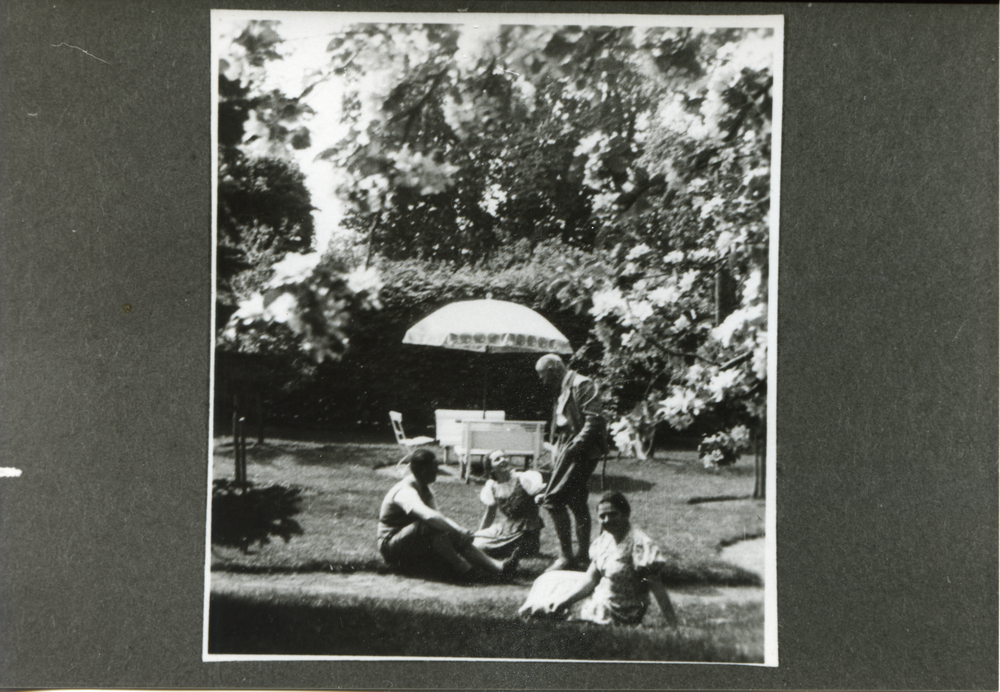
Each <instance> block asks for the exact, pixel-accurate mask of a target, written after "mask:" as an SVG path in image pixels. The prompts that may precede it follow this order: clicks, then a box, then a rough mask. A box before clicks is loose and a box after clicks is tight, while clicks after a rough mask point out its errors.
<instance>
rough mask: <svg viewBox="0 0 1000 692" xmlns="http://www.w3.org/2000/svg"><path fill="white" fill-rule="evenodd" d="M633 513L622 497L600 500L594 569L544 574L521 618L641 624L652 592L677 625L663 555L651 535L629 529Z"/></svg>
mask: <svg viewBox="0 0 1000 692" xmlns="http://www.w3.org/2000/svg"><path fill="white" fill-rule="evenodd" d="M631 511H632V510H631V507H630V506H629V503H628V500H627V499H626V498H625V496H624V495H622V494H621V493H619V492H608V493H605V494H604V495H602V496H601V499H600V501H599V502H598V504H597V519H598V521H599V522H600V526H601V533H600V535H599V536H598V537H597V539H596V540H595V541H594V542H593V543H591V545H590V560H591V562H590V568H589V569H588V570H587V572H586V573H582V572H570V571H563V570H556V571H552V572H546V573H545V574H542V576H540V577H539V578H538V579H536V580H535V583H534V584H533V585H532V587H531V592H530V593H529V594H528V599H527V600H526V601H525V603H524V605H523V606H521V609H520V610H519V611H518V613H519V614H520V615H522V616H534V617H551V618H563V619H565V618H568V619H571V620H588V621H590V622H596V623H599V624H602V625H608V624H615V625H638V624H639V623H640V622H642V618H643V616H644V615H645V614H646V608H647V607H648V605H649V594H650V593H652V595H653V597H654V598H655V599H656V602H657V603H658V604H659V606H660V610H661V611H662V612H663V617H664V618H665V619H666V621H667V624H668V625H670V626H671V627H674V626H676V625H677V616H676V614H675V613H674V608H673V605H672V604H671V603H670V596H669V595H667V590H666V588H665V587H664V586H663V582H662V581H661V580H660V573H661V572H662V571H663V568H664V567H665V560H664V558H663V554H662V553H661V552H660V549H659V548H658V547H657V546H656V544H655V543H653V540H652V539H651V538H650V537H649V536H647V535H646V534H645V533H644V532H643V531H641V530H640V529H638V528H636V527H634V526H632V525H631V523H630V520H629V517H630V515H631Z"/></svg>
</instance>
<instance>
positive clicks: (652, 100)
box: [220, 23, 779, 465]
mask: <svg viewBox="0 0 1000 692" xmlns="http://www.w3.org/2000/svg"><path fill="white" fill-rule="evenodd" d="M247 31H248V32H249V33H248V34H247V35H246V36H242V37H241V39H240V40H239V41H237V43H238V44H239V45H240V46H242V48H243V55H244V63H243V68H242V69H243V73H244V74H249V75H252V74H253V73H254V70H257V69H261V68H262V66H265V65H266V64H267V61H269V60H275V59H277V58H280V52H279V49H278V47H279V45H280V38H279V37H278V35H277V33H276V30H275V28H274V27H273V26H271V25H268V24H266V23H258V24H256V25H251V26H248V29H247ZM778 49H779V46H777V45H776V44H775V41H774V35H773V31H772V30H770V29H736V28H733V29H726V28H722V29H719V28H714V29H708V28H692V27H666V26H642V27H639V26H625V27H622V26H544V25H501V26H482V27H478V28H474V27H471V26H468V25H431V24H358V25H353V26H346V27H340V28H337V29H336V30H335V31H334V32H333V33H332V35H331V36H330V40H329V44H328V46H327V52H328V62H327V63H325V64H323V65H319V66H314V71H315V73H316V75H317V79H335V80H338V83H339V84H340V85H341V86H342V90H341V94H342V103H341V104H339V112H340V114H341V116H340V117H341V124H342V132H343V133H344V136H343V137H342V138H341V139H340V140H339V141H338V142H336V143H335V144H334V145H333V146H330V147H328V148H326V149H325V150H324V151H322V152H320V153H319V154H318V158H319V159H321V160H326V161H328V162H329V163H330V165H331V166H332V167H333V169H334V171H335V172H336V174H337V176H338V183H337V185H336V189H335V190H334V192H335V193H336V194H337V195H338V197H339V198H340V199H341V201H342V202H343V205H344V208H345V214H344V218H343V222H342V225H343V228H342V231H344V232H353V234H354V237H355V238H357V239H359V241H360V242H361V244H362V246H363V248H364V250H363V253H362V254H363V255H364V257H365V261H364V262H363V264H362V265H361V266H360V267H356V268H355V271H367V272H372V271H373V269H374V268H376V267H378V266H379V263H380V261H389V260H391V261H403V260H407V259H417V260H421V261H430V262H439V263H441V264H442V266H452V267H461V266H470V267H476V266H486V263H493V264H494V265H495V263H496V262H497V261H502V262H508V263H511V264H518V263H528V262H530V261H533V260H532V257H534V256H535V255H537V254H538V253H544V254H545V255H546V260H545V262H544V263H543V266H545V267H546V268H547V269H546V271H548V272H549V275H548V276H547V277H545V279H546V281H545V283H546V288H545V294H546V295H547V296H548V299H549V300H550V301H553V302H554V303H557V304H558V305H560V306H562V307H564V308H571V309H573V310H575V311H576V313H577V314H578V315H579V316H580V319H581V320H582V321H584V322H586V323H588V324H589V329H590V337H589V339H588V340H587V341H586V343H583V344H580V347H579V349H578V351H577V353H576V354H575V356H574V362H575V365H577V366H578V367H583V368H584V369H588V370H590V371H592V372H594V373H595V374H598V375H599V376H600V377H601V379H602V380H603V381H604V382H605V383H606V384H607V386H608V388H609V392H610V397H609V400H610V404H611V407H612V409H613V410H614V412H615V413H616V414H618V416H619V419H618V421H617V423H616V424H615V426H614V430H615V431H616V433H617V434H618V437H619V439H618V441H619V443H620V444H622V445H625V444H627V443H628V440H629V439H630V436H632V437H634V434H635V431H636V430H640V429H641V430H647V431H648V430H653V429H655V428H656V427H657V426H658V425H661V424H662V425H665V426H669V427H671V428H673V429H675V430H681V429H686V428H691V427H693V428H695V429H697V430H699V432H704V433H706V434H705V438H704V440H703V445H702V452H703V458H704V459H705V461H706V464H708V465H722V464H726V463H731V462H732V461H733V460H734V459H735V458H736V455H737V454H738V453H739V452H740V451H742V450H744V449H746V448H747V447H748V445H749V443H750V442H751V441H752V440H753V439H755V438H757V439H759V436H760V434H761V433H762V430H763V419H764V416H765V410H766V405H765V402H766V380H767V304H768V295H767V286H768V257H769V228H770V190H771V170H770V165H771V134H772V133H771V122H772V120H771V108H772V88H773V79H774V61H775V59H776V57H777V56H778ZM248 83H252V79H251V80H250V82H247V81H246V80H241V81H239V82H238V83H235V85H234V84H229V85H226V88H227V89H228V90H229V91H228V92H227V93H231V92H235V93H236V95H235V96H234V97H232V99H231V100H232V105H231V106H230V115H229V116H227V117H228V118H229V120H231V121H233V122H237V121H239V122H244V121H245V118H244V120H243V121H240V118H243V117H244V114H246V113H252V117H253V118H254V121H255V123H257V125H256V131H258V132H264V131H266V132H267V138H268V139H269V140H270V141H271V142H273V143H275V145H276V146H278V145H280V146H284V147H289V146H290V147H295V146H305V147H308V146H310V143H311V140H310V135H309V131H308V129H307V128H305V126H304V125H302V123H301V120H300V119H301V118H303V117H306V116H308V109H309V106H307V105H306V101H308V99H307V98H305V97H307V96H308V93H309V91H310V89H311V87H307V88H306V89H305V91H304V92H303V93H302V94H301V95H300V96H298V97H287V96H285V95H284V94H281V93H280V92H275V91H271V92H267V93H263V92H262V93H253V91H252V89H251V92H250V93H248V94H242V92H240V89H246V88H247V86H246V85H247V84H248ZM221 94H222V88H221V85H220V95H221ZM241 94H242V95H241ZM227 98H228V97H227ZM247 117H250V116H247ZM221 127H222V111H221V105H220V128H221ZM233 129H234V130H236V131H238V130H239V128H233ZM244 139H245V138H244ZM220 147H221V138H220ZM272 160H281V159H280V157H278V158H276V159H266V160H265V161H261V162H259V164H258V166H259V168H257V169H252V170H251V172H250V173H246V174H243V175H242V178H241V180H243V181H249V180H253V179H254V175H261V176H265V175H268V176H271V178H269V179H271V180H274V181H275V184H274V185H270V186H269V187H268V189H269V191H271V194H273V195H274V196H275V201H274V204H275V205H276V208H281V209H285V210H288V211H287V212H286V213H284V215H283V216H282V218H281V219H280V220H277V219H274V220H270V221H269V220H267V219H264V218H263V217H255V223H257V224H259V225H260V226H261V227H262V228H264V229H265V230H263V231H262V233H261V237H260V239H259V240H258V239H257V237H258V235H257V234H255V232H253V231H252V230H251V229H249V228H247V229H246V230H241V233H240V237H241V238H244V239H245V242H244V246H245V248H246V249H245V252H250V251H251V250H252V251H254V252H262V251H263V250H265V249H268V248H272V247H274V248H275V250H274V251H273V252H275V253H278V252H280V251H281V250H284V251H285V252H290V251H293V250H294V248H293V247H291V246H288V247H287V249H286V245H287V243H292V244H294V243H295V242H296V238H305V237H306V236H307V235H308V233H309V230H310V228H309V226H308V225H307V224H305V223H304V222H303V221H302V220H301V219H300V216H299V215H298V214H297V212H295V213H293V211H294V210H296V209H302V208H303V206H302V204H303V199H302V198H301V197H300V196H297V195H295V194H294V192H293V190H295V189H296V187H295V185H296V179H295V176H294V171H285V173H284V174H283V175H278V171H277V170H272V169H268V168H267V166H268V165H270V164H269V163H267V162H268V161H272ZM230 168H231V169H232V170H237V169H236V165H235V164H232V165H231V166H230ZM227 170H229V169H227ZM253 171H258V172H257V173H254V172H253ZM268 171H269V172H268ZM279 180H280V181H282V184H280V185H279V184H277V181H279ZM242 187H243V188H245V187H246V186H245V185H243V186H242ZM279 197H281V198H280V199H279ZM304 203H305V204H308V200H305V201H304ZM220 206H221V205H220ZM234 216H235V215H234ZM282 223H283V224H284V225H281V224H282ZM220 228H221V219H220ZM279 228H280V229H281V230H279V231H276V232H278V233H280V234H282V235H285V234H287V235H288V239H287V242H286V245H279V244H276V243H274V242H273V241H272V240H271V239H270V237H269V236H268V233H269V232H270V231H269V230H267V229H279ZM553 253H554V254H555V256H553ZM260 257H262V258H263V257H264V255H260ZM344 260H345V257H344V255H343V254H338V253H332V254H329V255H328V256H327V257H326V258H325V259H322V260H320V259H318V258H315V257H314V258H313V260H311V261H310V262H304V261H298V260H295V261H294V262H293V261H292V260H289V261H288V264H287V266H288V267H291V266H293V265H294V266H295V269H294V270H291V271H287V272H284V273H283V272H282V271H278V272H276V273H274V272H272V276H271V278H269V279H267V280H266V281H261V282H259V283H258V284H257V285H258V286H259V287H261V288H263V289H264V290H263V292H262V293H261V294H260V298H259V299H255V300H254V301H247V302H246V303H245V305H244V307H241V308H240V311H239V312H238V313H237V322H239V320H240V319H242V320H244V321H247V320H253V319H264V320H265V321H266V320H271V321H272V322H273V321H281V319H282V318H281V317H279V314H281V315H285V316H286V317H285V318H284V320H285V323H287V324H289V325H291V326H293V328H294V330H295V331H296V333H298V334H300V335H304V338H305V343H306V344H307V345H311V347H312V348H313V350H314V352H316V353H318V354H323V353H334V354H336V353H339V352H340V351H338V350H337V348H336V347H334V346H333V344H334V342H337V341H338V340H342V339H343V338H346V333H344V332H342V331H339V330H340V329H341V327H342V325H343V322H342V321H338V318H337V316H336V315H335V314H332V313H330V312H329V311H328V310H327V311H326V312H324V310H325V308H323V307H322V301H321V302H316V301H315V298H316V296H319V295H320V294H321V292H322V291H324V290H325V291H326V292H327V294H329V293H330V291H333V292H334V293H335V294H337V295H340V294H339V293H337V291H339V290H342V289H345V290H346V289H347V288H349V282H348V281H347V280H346V279H345V278H344V277H346V276H347V274H346V272H348V271H350V270H351V267H350V266H348V265H346V264H344ZM220 261H221V260H220ZM253 261H254V262H255V263H260V262H261V260H259V259H257V257H256V256H255V258H254V259H253ZM296 262H297V264H296ZM338 262H339V263H340V264H339V265H338ZM263 265H267V261H263ZM267 266H269V267H274V266H275V265H274V263H272V264H270V265H267ZM278 266H285V265H278ZM324 272H326V274H324ZM323 276H326V277H327V278H326V279H321V278H317V277H323ZM336 277H340V278H339V279H337V280H339V281H341V282H342V285H341V284H337V283H336V281H334V279H335V278H336ZM367 277H368V278H367V281H368V283H369V285H375V283H377V281H378V279H377V278H376V276H375V275H374V274H368V275H367ZM324 281H326V283H324ZM331 282H332V283H331ZM279 294H280V296H284V297H282V298H280V301H279V302H278V303H277V305H278V308H280V309H277V310H276V309H275V308H274V305H275V302H274V301H276V300H278V297H279ZM324 295H326V294H324ZM349 295H353V294H352V293H350V291H348V292H347V293H345V294H343V296H342V297H341V298H339V299H338V300H340V301H341V302H340V303H338V304H339V305H341V306H342V307H344V308H345V309H347V302H349V301H347V300H346V298H347V297H348V296H349ZM363 295H366V294H363ZM363 295H362V300H364V298H363ZM358 307H360V306H358V305H352V306H350V309H357V308H358ZM282 310H283V311H284V312H282ZM346 314H347V313H345V315H346Z"/></svg>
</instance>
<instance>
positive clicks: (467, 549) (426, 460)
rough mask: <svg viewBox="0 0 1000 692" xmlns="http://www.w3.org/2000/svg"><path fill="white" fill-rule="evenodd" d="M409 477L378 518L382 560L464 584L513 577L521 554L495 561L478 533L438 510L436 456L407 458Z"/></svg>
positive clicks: (419, 453) (390, 495) (422, 453)
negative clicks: (475, 539)
mask: <svg viewBox="0 0 1000 692" xmlns="http://www.w3.org/2000/svg"><path fill="white" fill-rule="evenodd" d="M406 461H407V465H408V466H409V471H410V472H409V473H408V474H407V475H406V477H405V478H403V480H401V481H399V483H397V484H396V485H394V486H393V487H392V489H391V490H390V491H389V492H388V493H387V494H386V496H385V499H384V500H383V501H382V507H381V509H380V510H379V517H378V549H379V553H381V555H382V558H383V559H384V560H385V561H386V562H387V563H388V564H389V565H391V566H392V567H395V568H396V569H398V570H400V571H403V572H414V573H418V574H425V575H426V574H430V575H433V576H439V577H445V578H448V577H451V578H459V579H463V580H481V579H486V580H495V579H504V578H509V577H511V576H513V572H514V570H515V569H516V568H517V562H518V558H519V554H518V553H516V552H515V554H514V555H512V556H511V557H509V558H507V559H506V560H503V561H500V560H494V559H493V558H491V557H490V556H488V555H487V554H486V553H484V552H483V551H482V550H480V549H479V548H477V547H476V546H474V545H473V544H472V541H473V533H472V531H469V530H468V529H466V528H464V527H462V526H461V525H459V524H457V523H456V522H454V521H452V520H451V519H449V518H448V517H446V516H445V515H443V514H442V513H441V512H439V511H438V509H437V503H436V502H435V499H434V493H433V492H432V491H431V489H430V484H431V483H433V482H434V481H435V480H437V474H438V462H437V457H435V456H434V453H433V452H431V451H430V450H427V449H418V450H417V451H415V452H413V453H412V454H410V455H409V456H408V457H407V459H406Z"/></svg>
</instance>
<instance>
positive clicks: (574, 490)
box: [535, 353, 608, 571]
mask: <svg viewBox="0 0 1000 692" xmlns="http://www.w3.org/2000/svg"><path fill="white" fill-rule="evenodd" d="M535 370H537V371H538V377H539V378H541V380H542V384H544V385H545V387H546V388H547V389H549V390H550V391H551V392H552V394H553V395H557V398H556V403H555V409H554V411H553V414H552V429H553V435H552V440H553V441H554V442H557V447H556V451H555V453H554V459H555V461H554V465H553V469H552V477H551V478H550V479H549V482H548V485H547V486H546V488H545V491H544V492H542V493H541V494H539V495H538V496H537V498H536V500H537V501H538V503H539V504H541V505H542V506H543V507H544V508H545V509H546V510H547V511H548V513H549V516H551V517H552V526H553V528H554V529H555V532H556V536H557V537H558V539H559V557H558V558H557V559H556V561H555V562H553V563H552V564H551V565H549V567H548V568H547V570H546V571H551V570H559V569H567V568H570V567H573V566H579V565H586V564H587V563H588V562H589V559H588V556H587V551H588V549H589V547H590V510H589V509H588V507H587V481H588V479H589V478H590V474H592V473H593V472H594V469H595V468H596V467H597V462H598V461H599V460H600V458H601V457H602V456H603V455H604V454H605V453H607V451H608V442H607V431H606V427H605V422H604V417H603V416H602V415H601V398H600V394H599V392H598V389H597V386H596V385H595V384H594V382H593V381H592V380H591V379H590V378H588V377H584V376H583V375H581V374H580V373H578V372H575V371H573V370H570V369H568V368H567V367H566V365H565V364H564V363H563V361H562V358H560V357H559V356H557V355H555V354H552V353H550V354H548V355H544V356H542V357H541V358H539V359H538V363H537V364H536V365H535ZM570 513H572V514H573V521H574V523H575V524H576V541H577V550H578V553H577V555H576V557H574V555H573V531H572V527H571V526H570V518H569V514H570Z"/></svg>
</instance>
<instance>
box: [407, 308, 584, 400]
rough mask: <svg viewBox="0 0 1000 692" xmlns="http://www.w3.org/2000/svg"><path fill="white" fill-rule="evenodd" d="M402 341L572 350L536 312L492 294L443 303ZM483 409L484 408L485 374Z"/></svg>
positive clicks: (483, 348) (492, 349) (502, 349)
mask: <svg viewBox="0 0 1000 692" xmlns="http://www.w3.org/2000/svg"><path fill="white" fill-rule="evenodd" d="M403 343H404V344H420V345H423V346H439V347H441V348H453V349H459V350H462V351H478V352H480V353H572V352H573V349H572V347H571V346H570V344H569V339H567V338H566V337H565V336H563V334H562V332H560V331H559V330H558V329H556V328H555V327H554V326H552V323H551V322H549V321H548V320H547V319H545V318H544V317H542V316H541V315H539V314H538V313H537V312H535V311H534V310H532V309H531V308H529V307H525V306H524V305H518V304H517V303H511V302H508V301H506V300H493V299H492V298H486V299H484V300H461V301H458V302H455V303H449V304H448V305H445V306H444V307H443V308H440V309H439V310H437V311H435V312H432V313H431V314H430V315H428V316H427V317H425V318H424V319H422V320H420V321H419V322H417V323H416V324H415V325H413V326H412V327H410V329H409V330H408V331H407V332H406V335H405V336H403ZM488 373H489V370H487V374H488ZM483 410H486V378H485V377H484V378H483Z"/></svg>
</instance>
